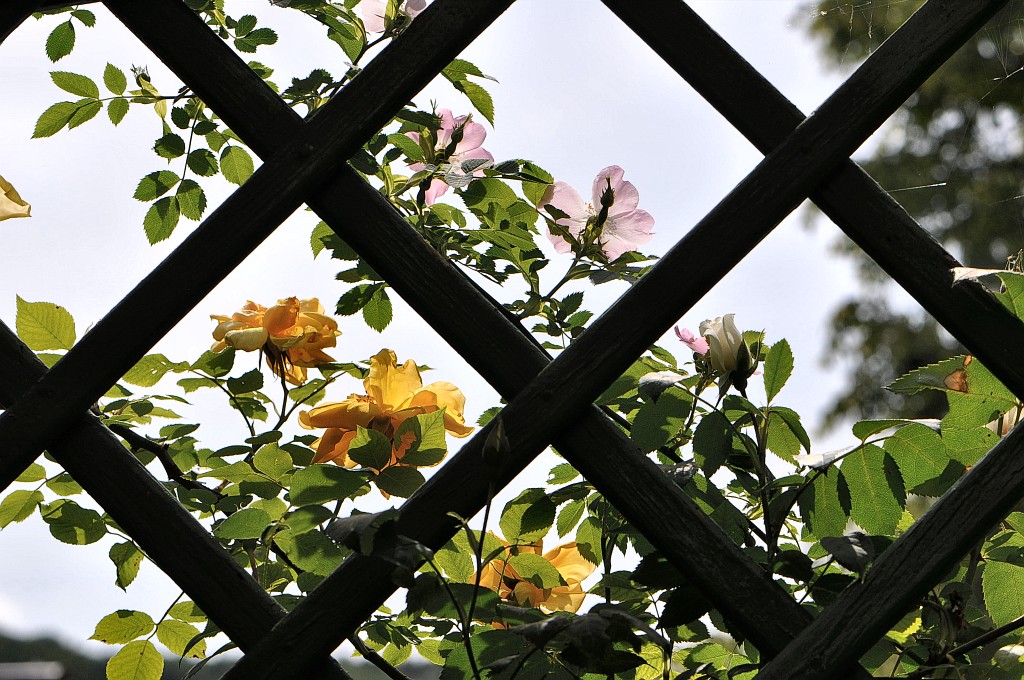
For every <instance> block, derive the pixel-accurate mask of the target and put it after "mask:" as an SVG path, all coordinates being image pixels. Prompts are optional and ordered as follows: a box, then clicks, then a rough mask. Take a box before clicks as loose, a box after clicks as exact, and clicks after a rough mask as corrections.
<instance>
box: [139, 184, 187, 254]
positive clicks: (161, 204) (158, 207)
mask: <svg viewBox="0 0 1024 680" xmlns="http://www.w3.org/2000/svg"><path fill="white" fill-rule="evenodd" d="M180 215H181V211H180V210H179V209H178V199H177V198H176V197H174V196H164V197H163V198H161V199H160V200H158V201H157V202H156V203H154V204H153V205H151V206H150V208H149V210H148V211H147V212H146V217H145V218H144V219H143V220H142V226H143V228H144V229H145V230H146V238H148V239H149V243H150V245H153V244H154V243H159V242H160V241H163V240H164V239H166V238H168V237H170V235H171V234H172V233H173V232H174V228H175V227H176V226H178V218H179V216H180Z"/></svg>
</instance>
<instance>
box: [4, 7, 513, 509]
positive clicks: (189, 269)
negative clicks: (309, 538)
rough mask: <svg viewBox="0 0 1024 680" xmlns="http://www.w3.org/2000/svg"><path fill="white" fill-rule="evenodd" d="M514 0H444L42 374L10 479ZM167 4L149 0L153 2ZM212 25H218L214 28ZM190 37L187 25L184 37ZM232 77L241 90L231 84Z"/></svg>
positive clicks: (10, 447)
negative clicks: (48, 370) (489, 0)
mask: <svg viewBox="0 0 1024 680" xmlns="http://www.w3.org/2000/svg"><path fill="white" fill-rule="evenodd" d="M124 1H125V0H119V2H114V1H113V0H111V2H110V3H109V6H110V7H111V8H112V9H113V8H114V7H115V6H117V5H118V4H124ZM127 1H128V3H134V0H127ZM510 1H511V0H502V1H498V0H495V1H494V2H485V3H482V2H477V1H476V0H437V1H436V2H434V3H433V4H432V5H431V7H430V10H429V11H426V12H424V13H423V14H422V15H421V16H420V17H418V18H417V20H416V21H415V22H413V23H412V24H411V25H410V27H409V28H408V29H407V30H406V31H405V32H403V33H402V35H400V36H398V37H397V38H396V39H395V40H394V42H392V43H391V44H390V45H389V46H388V47H387V48H386V49H385V50H384V51H383V52H382V53H381V54H380V55H378V56H377V58H376V59H374V60H373V61H372V62H371V63H370V64H369V65H368V66H367V67H366V68H365V69H364V70H363V72H362V73H361V74H360V75H359V76H358V77H357V78H355V79H354V80H353V81H352V83H351V84H349V85H348V86H347V87H346V88H345V89H344V90H342V91H341V92H340V93H339V94H338V96H337V97H335V98H334V99H332V100H331V101H330V102H329V103H328V104H327V105H325V106H324V107H323V109H321V110H320V112H319V113H318V114H317V115H316V116H314V117H313V118H312V119H311V120H310V121H309V122H308V123H306V124H305V125H303V127H302V131H301V133H300V134H298V135H296V136H295V137H294V138H293V139H292V140H290V141H289V142H288V143H287V144H286V145H284V146H282V147H281V148H280V149H279V150H278V151H277V153H276V154H274V156H273V157H272V158H271V159H270V160H268V161H267V162H266V163H265V164H264V165H263V167H261V168H259V169H258V170H257V171H256V172H255V173H254V174H253V176H252V177H250V178H249V180H248V181H247V182H246V183H245V184H244V185H243V186H242V187H240V188H239V189H238V190H237V191H235V193H233V194H232V195H231V196H230V197H229V198H228V199H227V200H226V201H225V202H224V203H223V204H222V205H221V206H220V207H218V208H217V209H216V210H215V211H213V213H212V214H210V216H209V217H207V218H206V219H205V220H204V221H203V223H202V224H201V225H200V226H199V227H198V228H197V229H196V230H195V231H194V232H193V233H192V234H191V235H190V236H189V237H188V238H187V239H185V241H184V242H183V243H182V244H181V246H179V247H178V248H177V249H175V251H174V252H173V253H171V255H169V256H168V257H167V258H166V259H165V260H164V261H163V262H162V263H161V264H160V265H159V266H157V268H156V269H154V270H153V272H152V273H151V274H149V275H148V276H147V277H146V278H145V279H143V280H142V282H140V283H139V284H138V285H137V286H136V287H135V288H134V289H133V290H132V291H131V292H130V293H128V295H127V296H125V298H124V299H123V300H121V302H119V303H118V304H117V305H116V306H115V307H114V309H113V310H111V312H110V313H108V314H107V315H106V316H105V317H104V318H103V319H101V320H100V321H99V323H97V324H96V326H95V327H93V329H92V330H90V331H89V332H88V333H87V334H86V335H85V336H84V337H82V339H81V340H80V341H79V342H78V344H77V345H76V346H75V348H74V349H72V350H71V352H69V353H68V354H67V355H66V356H65V357H64V358H63V359H62V360H61V361H60V362H58V363H57V365H55V366H54V367H53V369H51V370H50V372H49V373H47V375H46V376H45V377H44V378H43V379H42V380H41V381H40V382H39V383H38V384H36V385H34V386H33V387H32V388H31V389H30V390H29V391H28V392H26V393H25V394H24V395H23V396H22V397H21V398H20V399H19V400H18V401H17V403H15V404H14V405H12V406H11V407H10V408H9V409H8V410H7V411H5V412H4V413H3V414H0V443H2V445H0V489H3V488H6V487H7V486H8V485H9V484H10V483H11V482H12V481H13V480H14V479H15V478H16V477H17V476H18V475H19V474H20V473H21V471H22V470H24V469H25V468H26V467H27V466H28V465H29V464H30V463H31V462H32V460H34V459H35V457H36V456H37V455H39V452H40V451H42V450H43V449H44V448H46V446H47V445H48V443H49V442H50V441H52V440H53V439H54V438H55V437H57V436H58V435H59V434H61V433H63V432H64V431H65V430H66V429H67V428H68V427H69V426H70V425H71V423H72V422H74V421H75V420H76V419H77V418H78V416H79V415H80V414H81V413H83V412H84V411H85V410H86V409H87V408H88V407H89V405H90V404H92V403H93V402H95V401H96V399H97V398H99V396H100V395H102V394H103V393H104V392H106V390H107V389H108V388H109V387H110V385H112V384H114V382H116V381H117V380H118V379H119V378H120V377H121V376H122V375H124V373H125V372H126V371H127V370H128V369H130V368H131V367H132V366H133V365H134V364H135V363H136V362H137V361H138V360H139V359H140V358H141V357H142V356H143V355H144V354H145V353H146V352H147V351H148V350H149V349H150V348H151V347H152V346H153V345H154V344H155V343H156V342H157V341H158V340H159V339H160V338H161V337H163V335H165V334H166V333H167V331H169V330H170V329H171V328H172V327H173V326H174V325H175V324H176V323H177V322H178V320H179V319H180V318H181V317H183V316H184V315H185V314H186V313H188V311H190V310H191V309H192V308H193V307H194V306H195V305H196V303H198V302H199V300H201V299H202V298H203V297H205V296H206V294H207V293H209V292H210V291H211V290H212V289H213V287H214V286H216V285H217V283H219V282H220V281H221V280H222V279H223V278H224V277H225V276H226V275H227V274H229V273H230V272H231V271H232V270H233V269H234V268H235V267H236V266H237V265H238V264H239V263H240V262H241V261H242V260H243V259H245V257H246V256H247V255H248V254H249V253H251V252H252V251H253V250H254V249H255V248H256V246H258V245H259V244H260V243H261V242H262V241H263V240H264V239H265V238H266V237H267V236H269V235H270V233H271V232H272V231H273V230H274V229H275V228H277V226H278V225H280V224H281V222H283V221H284V220H285V219H286V218H287V217H288V216H289V215H291V214H292V213H293V212H294V211H295V210H296V209H297V208H298V207H299V206H300V205H301V204H302V202H303V201H304V200H305V199H306V197H307V196H308V195H309V193H310V192H311V191H312V190H313V189H314V188H316V187H317V186H318V185H320V184H323V183H324V182H326V181H327V180H329V178H330V177H331V176H332V175H333V172H332V171H335V170H336V169H337V168H338V167H339V166H341V165H342V164H343V163H344V161H345V159H346V158H348V157H349V156H351V155H352V154H353V153H354V152H355V150H356V149H357V148H359V146H360V145H362V143H363V142H364V141H365V140H366V139H367V138H369V137H370V135H371V134H373V133H374V132H376V131H377V130H378V129H380V128H381V127H382V126H383V125H384V124H385V123H387V121H388V120H390V119H391V116H392V115H393V113H394V111H397V110H398V109H399V108H401V106H402V105H403V104H405V103H406V102H407V101H408V100H409V99H410V98H411V97H412V96H413V95H415V94H416V93H417V92H419V91H420V90H421V89H422V88H423V87H424V86H426V84H427V83H428V82H429V81H430V80H431V79H432V78H434V77H435V76H436V74H437V72H438V71H440V70H441V68H443V67H444V66H445V65H446V64H448V63H449V62H450V61H451V60H452V59H453V58H454V57H455V56H457V55H458V54H459V52H461V51H462V49H463V48H464V47H465V46H466V45H467V44H468V43H469V42H470V41H471V40H472V38H473V37H475V36H476V35H477V34H478V33H479V32H481V31H483V29H484V28H485V27H486V26H487V25H488V24H489V23H490V22H491V21H493V20H494V18H495V17H497V16H498V14H500V13H501V11H502V10H503V9H504V8H505V7H506V6H507V4H508V2H510ZM156 5H157V3H155V2H154V3H148V2H147V3H146V7H147V8H150V7H151V6H153V7H154V8H155V7H156ZM154 11H155V9H154ZM200 23H201V22H200ZM164 30H167V31H171V32H173V31H174V30H175V27H174V26H173V25H165V26H164ZM203 30H205V31H208V30H209V28H207V27H206V26H203ZM182 35H183V34H178V35H177V37H178V39H179V40H181V39H183V38H182ZM221 86H222V87H224V88H225V89H231V88H230V86H229V85H228V84H227V83H222V85H221ZM153 310H159V314H154V313H153Z"/></svg>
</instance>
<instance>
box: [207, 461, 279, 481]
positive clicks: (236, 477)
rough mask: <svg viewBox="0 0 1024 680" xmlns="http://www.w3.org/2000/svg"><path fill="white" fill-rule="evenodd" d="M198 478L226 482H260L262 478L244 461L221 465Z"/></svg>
mask: <svg viewBox="0 0 1024 680" xmlns="http://www.w3.org/2000/svg"><path fill="white" fill-rule="evenodd" d="M199 476H200V477H212V478H214V479H223V480H224V481H226V482H262V481H265V480H264V478H263V477H262V476H261V475H260V474H258V473H257V472H256V471H255V470H253V468H252V465H250V464H249V463H246V462H245V461H241V460H240V461H238V462H235V463H229V464H228V465H222V466H220V467H216V468H214V469H212V470H208V471H206V472H203V473H202V474H200V475H199Z"/></svg>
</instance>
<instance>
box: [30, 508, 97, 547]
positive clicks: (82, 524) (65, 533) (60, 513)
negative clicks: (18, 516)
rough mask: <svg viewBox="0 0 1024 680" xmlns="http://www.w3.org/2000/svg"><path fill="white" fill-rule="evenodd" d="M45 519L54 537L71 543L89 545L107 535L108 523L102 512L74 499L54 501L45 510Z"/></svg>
mask: <svg viewBox="0 0 1024 680" xmlns="http://www.w3.org/2000/svg"><path fill="white" fill-rule="evenodd" d="M43 521H45V522H46V523H47V524H48V525H49V527H50V533H51V534H52V535H53V537H54V538H56V539H57V540H58V541H61V542H62V543H68V544H70V545H88V544H90V543H95V542H96V541H98V540H100V539H101V538H103V537H104V536H106V535H107V525H106V524H105V523H104V522H103V518H102V517H101V516H100V514H99V513H98V512H96V511H95V510H92V509H91V508H83V507H82V506H80V505H79V504H78V503H75V502H74V501H68V500H58V501H56V502H54V503H53V504H51V505H50V506H49V507H48V508H47V509H46V510H45V511H43Z"/></svg>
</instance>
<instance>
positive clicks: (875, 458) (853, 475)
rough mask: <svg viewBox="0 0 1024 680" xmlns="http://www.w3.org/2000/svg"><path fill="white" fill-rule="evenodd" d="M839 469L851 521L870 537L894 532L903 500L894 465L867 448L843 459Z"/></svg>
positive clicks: (901, 483) (877, 452)
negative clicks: (848, 488) (845, 484)
mask: <svg viewBox="0 0 1024 680" xmlns="http://www.w3.org/2000/svg"><path fill="white" fill-rule="evenodd" d="M841 469H842V471H843V477H844V478H845V479H846V483H847V484H848V485H849V487H850V519H852V520H853V521H854V522H856V523H857V524H858V525H860V526H861V527H862V528H863V529H864V530H865V531H867V532H868V533H871V534H882V535H889V534H891V533H892V532H893V531H895V530H896V525H897V524H898V523H899V520H900V517H901V516H902V515H903V503H904V497H905V492H904V490H903V481H902V479H901V478H900V475H899V469H898V467H897V466H896V463H895V461H893V460H892V458H890V457H889V456H888V455H887V454H886V453H885V451H883V450H882V449H880V448H878V447H877V446H874V445H870V444H869V445H868V446H865V447H863V448H862V449H860V450H859V451H854V452H853V453H851V454H850V455H848V456H846V458H844V459H843V462H842V467H841Z"/></svg>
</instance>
